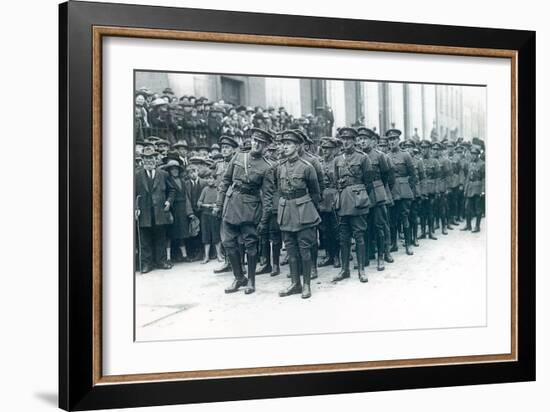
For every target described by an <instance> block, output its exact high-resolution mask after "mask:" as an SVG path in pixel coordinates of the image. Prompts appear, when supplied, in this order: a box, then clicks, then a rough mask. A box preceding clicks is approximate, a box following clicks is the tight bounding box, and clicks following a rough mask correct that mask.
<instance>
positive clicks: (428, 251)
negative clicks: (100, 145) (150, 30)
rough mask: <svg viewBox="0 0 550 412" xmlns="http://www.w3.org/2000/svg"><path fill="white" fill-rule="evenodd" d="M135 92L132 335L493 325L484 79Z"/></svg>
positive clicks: (222, 82) (246, 79) (221, 79)
mask: <svg viewBox="0 0 550 412" xmlns="http://www.w3.org/2000/svg"><path fill="white" fill-rule="evenodd" d="M133 86H134V90H133V97H134V102H133V107H134V113H133V122H134V124H133V131H134V135H133V150H134V165H133V167H134V210H133V211H132V210H128V216H129V217H130V216H133V219H134V235H133V239H134V256H135V263H134V269H135V277H134V291H135V294H134V311H135V314H134V319H135V325H134V331H135V340H136V341H137V342H148V341H170V340H188V339H190V340H193V339H212V338H240V337H266V336H270V337H274V336H293V335H316V334H331V333H356V332H382V331H383V332H391V331H406V330H432V329H451V328H475V327H480V328H481V327H484V326H486V323H487V267H486V266H487V261H486V255H487V238H486V201H487V199H486V198H487V196H486V189H485V159H486V154H487V152H488V150H489V147H488V145H486V144H485V141H486V136H487V107H486V106H487V88H486V86H485V85H483V84H457V83H428V82H422V83H421V82H415V81H407V78H406V77H405V78H403V79H402V81H386V80H384V79H369V78H365V79H356V80H351V79H336V78H313V77H298V76H296V77H290V76H279V77H278V76H272V75H270V76H265V75H264V76H262V75H260V74H245V73H198V72H184V71H181V72H177V71H169V70H167V71H161V70H147V69H135V70H134V85H133ZM120 138H123V139H126V138H128V139H130V138H131V137H130V136H121V137H120Z"/></svg>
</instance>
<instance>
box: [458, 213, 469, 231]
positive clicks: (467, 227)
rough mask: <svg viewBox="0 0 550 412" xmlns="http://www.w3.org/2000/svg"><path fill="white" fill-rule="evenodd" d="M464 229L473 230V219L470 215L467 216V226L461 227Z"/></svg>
mask: <svg viewBox="0 0 550 412" xmlns="http://www.w3.org/2000/svg"><path fill="white" fill-rule="evenodd" d="M460 230H462V231H466V230H472V219H471V217H470V216H467V217H466V226H464V227H463V228H462V229H460Z"/></svg>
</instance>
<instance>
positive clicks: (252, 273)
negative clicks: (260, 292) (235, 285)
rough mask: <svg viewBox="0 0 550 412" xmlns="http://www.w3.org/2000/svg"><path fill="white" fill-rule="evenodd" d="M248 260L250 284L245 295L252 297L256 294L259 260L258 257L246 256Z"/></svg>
mask: <svg viewBox="0 0 550 412" xmlns="http://www.w3.org/2000/svg"><path fill="white" fill-rule="evenodd" d="M246 260H247V262H248V284H247V285H246V289H245V290H244V293H245V294H247V295H250V294H251V293H254V292H256V262H257V260H258V256H257V255H249V254H248V253H247V254H246Z"/></svg>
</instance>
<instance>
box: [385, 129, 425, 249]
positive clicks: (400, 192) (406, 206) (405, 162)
mask: <svg viewBox="0 0 550 412" xmlns="http://www.w3.org/2000/svg"><path fill="white" fill-rule="evenodd" d="M386 136H387V137H388V141H389V143H390V154H389V156H390V158H391V159H392V163H393V165H394V170H395V184H394V186H393V188H392V196H393V201H394V204H395V205H394V208H393V211H394V217H393V219H392V222H391V223H392V227H391V236H392V250H397V227H398V222H400V223H401V224H402V225H403V234H404V236H405V252H406V253H407V255H412V254H413V251H412V250H411V248H410V246H411V244H412V241H411V225H410V221H409V215H410V208H411V202H412V200H413V199H414V194H413V187H414V186H416V183H417V180H418V179H417V177H416V173H415V170H414V165H413V161H412V158H411V155H410V154H409V153H408V152H406V151H404V150H401V149H400V148H399V136H401V130H398V129H390V130H388V131H387V132H386Z"/></svg>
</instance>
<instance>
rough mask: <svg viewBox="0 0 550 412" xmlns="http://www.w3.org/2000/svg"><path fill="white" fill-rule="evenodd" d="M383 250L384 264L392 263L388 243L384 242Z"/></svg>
mask: <svg viewBox="0 0 550 412" xmlns="http://www.w3.org/2000/svg"><path fill="white" fill-rule="evenodd" d="M384 246H385V248H384V261H386V263H393V262H394V260H393V256H392V255H391V253H390V244H389V242H387V241H386V242H385V245H384Z"/></svg>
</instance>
